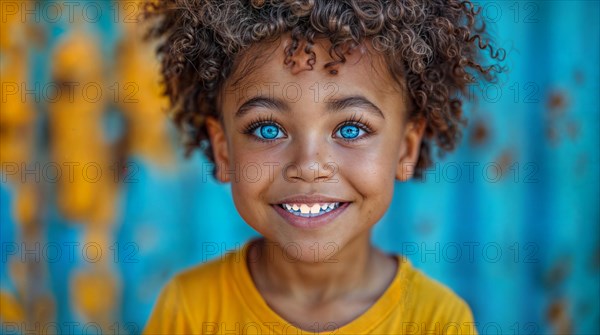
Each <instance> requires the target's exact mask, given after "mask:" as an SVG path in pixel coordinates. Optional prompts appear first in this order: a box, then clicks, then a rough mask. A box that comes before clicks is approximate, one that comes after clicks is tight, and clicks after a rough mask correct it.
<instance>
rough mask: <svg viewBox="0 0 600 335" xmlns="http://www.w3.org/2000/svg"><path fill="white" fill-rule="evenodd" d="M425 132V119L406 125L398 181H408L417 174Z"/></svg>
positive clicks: (397, 170)
mask: <svg viewBox="0 0 600 335" xmlns="http://www.w3.org/2000/svg"><path fill="white" fill-rule="evenodd" d="M424 132H425V119H418V120H415V121H409V122H408V123H407V124H406V127H405V131H404V137H403V138H402V145H401V146H400V159H399V161H398V166H397V168H396V179H398V180H400V181H408V180H409V179H410V178H412V176H413V174H414V172H415V165H416V164H417V161H418V159H419V152H420V151H421V139H422V138H423V133H424Z"/></svg>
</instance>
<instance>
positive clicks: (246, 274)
mask: <svg viewBox="0 0 600 335" xmlns="http://www.w3.org/2000/svg"><path fill="white" fill-rule="evenodd" d="M478 13H479V12H478V11H477V10H475V9H474V8H473V5H472V4H471V3H470V2H469V1H454V0H450V1H447V0H444V1H430V0H387V1H382V0H381V1H366V0H363V1H360V0H344V1H330V0H329V1H327V0H297V1H293V0H281V1H280V0H252V1H248V0H226V1H208V0H204V1H196V0H170V1H159V2H155V3H154V4H152V5H150V6H148V7H147V8H146V17H147V18H150V19H152V18H153V20H151V22H153V25H152V29H151V30H150V31H149V37H150V38H156V39H159V40H160V46H159V48H158V55H159V56H160V59H161V62H162V75H163V76H164V82H165V84H166V94H167V95H168V96H169V97H170V102H171V112H172V115H173V117H174V120H175V122H176V123H177V124H178V125H179V126H180V128H181V129H182V132H183V133H184V134H185V135H186V137H187V144H188V148H190V149H192V148H195V147H199V148H201V149H202V150H203V152H204V153H205V154H206V156H207V157H208V158H209V159H210V160H211V161H212V162H214V163H215V167H216V168H215V172H214V176H215V178H217V179H218V180H219V181H221V182H228V183H231V188H232V194H233V200H234V203H235V206H236V208H237V210H238V211H239V213H240V215H241V216H242V218H243V219H244V220H245V221H246V222H247V223H248V224H249V225H250V226H251V227H252V228H254V229H255V230H256V231H258V232H259V233H260V234H261V235H262V237H261V238H255V239H252V240H251V241H248V242H247V243H246V244H245V245H244V247H243V248H240V249H238V250H236V251H232V252H228V253H226V255H224V256H223V257H221V258H218V259H215V260H212V261H209V262H208V263H205V264H202V265H198V266H196V267H194V268H191V269H188V270H186V271H184V272H182V273H180V274H178V275H177V276H175V278H174V279H172V280H171V281H170V282H169V283H168V284H167V285H166V287H165V288H164V289H163V291H162V292H161V294H160V296H159V299H158V301H157V303H156V305H155V307H154V310H153V312H152V315H151V316H150V319H149V321H148V323H147V325H146V327H145V329H144V333H145V334H308V333H316V332H322V333H327V334H334V333H335V334H423V333H432V334H437V333H448V334H476V333H477V330H476V327H475V324H474V320H473V316H472V313H471V311H470V309H469V307H468V305H467V304H466V303H465V302H464V300H462V299H461V298H460V297H458V296H457V295H456V294H455V293H454V292H453V291H452V290H450V289H449V288H447V287H445V286H444V285H442V284H441V283H439V282H437V281H435V280H433V279H431V278H428V277H427V276H426V275H425V274H423V273H422V272H421V271H419V270H417V269H415V268H414V267H413V266H412V265H411V263H410V262H409V261H408V259H406V258H405V257H404V256H402V255H396V254H386V253H384V252H382V251H380V250H378V249H377V248H376V247H375V246H373V245H372V244H371V241H370V234H371V228H372V227H373V225H374V224H376V223H377V222H378V221H379V220H380V218H381V217H382V216H383V215H384V213H385V212H386V210H387V209H388V207H389V205H390V202H391V199H392V195H393V192H394V184H395V180H399V181H407V180H409V179H410V178H412V177H413V175H414V176H416V177H420V176H421V173H422V172H423V170H424V169H425V168H427V167H428V166H429V165H430V164H431V152H432V148H433V146H434V145H436V146H437V147H438V149H439V152H440V153H443V152H444V151H449V150H452V149H453V148H454V146H455V144H456V142H457V140H458V138H459V136H460V134H461V129H460V125H461V124H462V123H463V122H464V119H463V116H462V102H461V100H460V98H459V97H458V96H459V95H460V94H461V93H465V91H466V89H467V85H468V84H469V83H472V82H474V81H475V80H477V79H476V78H480V79H481V80H488V81H489V80H493V79H494V77H495V76H494V73H495V72H498V71H495V70H497V68H496V66H495V65H492V66H485V65H482V58H483V55H482V53H483V51H485V49H489V51H490V53H491V56H492V58H499V55H498V53H497V52H494V50H493V49H492V47H491V46H490V45H489V44H488V43H486V42H482V38H481V36H482V34H484V33H485V31H484V29H485V25H482V26H481V28H480V29H476V28H475V27H476V26H478V24H479V23H480V21H481V20H480V19H481V18H480V16H479V14H478Z"/></svg>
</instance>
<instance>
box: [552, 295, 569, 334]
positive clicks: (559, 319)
mask: <svg viewBox="0 0 600 335" xmlns="http://www.w3.org/2000/svg"><path fill="white" fill-rule="evenodd" d="M546 318H547V320H548V322H550V324H551V325H552V327H553V328H554V329H555V332H554V333H555V334H572V333H573V331H572V330H573V326H572V321H571V317H570V315H569V313H568V311H567V302H566V301H565V300H564V299H558V300H554V301H552V302H551V303H550V305H548V309H547V310H546Z"/></svg>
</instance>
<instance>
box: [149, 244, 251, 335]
mask: <svg viewBox="0 0 600 335" xmlns="http://www.w3.org/2000/svg"><path fill="white" fill-rule="evenodd" d="M238 253H239V251H236V252H230V253H227V254H224V255H222V256H219V257H217V258H215V259H212V260H210V261H208V262H206V263H202V264H199V265H195V266H193V267H191V268H188V269H185V270H183V271H181V272H179V273H177V274H176V275H175V276H174V277H173V278H172V279H171V280H169V281H168V282H167V283H166V284H165V286H164V287H163V288H162V290H161V292H160V294H159V296H158V299H157V300H156V303H155V305H154V308H153V310H152V313H151V315H150V318H149V320H148V323H147V324H146V327H145V330H144V334H148V335H149V334H190V333H199V332H200V329H201V327H202V320H209V319H211V317H212V314H211V313H214V312H216V311H215V308H219V302H220V301H222V300H223V295H224V294H227V293H226V292H229V291H230V290H231V288H229V287H226V286H227V285H231V281H229V280H228V279H229V278H231V276H230V275H229V272H231V270H232V265H233V264H235V262H236V254H238Z"/></svg>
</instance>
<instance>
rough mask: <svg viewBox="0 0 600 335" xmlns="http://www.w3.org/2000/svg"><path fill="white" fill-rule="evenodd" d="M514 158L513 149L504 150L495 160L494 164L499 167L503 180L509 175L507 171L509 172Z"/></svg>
mask: <svg viewBox="0 0 600 335" xmlns="http://www.w3.org/2000/svg"><path fill="white" fill-rule="evenodd" d="M514 156H515V153H514V151H513V149H504V150H503V151H502V152H501V153H500V156H498V158H496V164H498V166H500V169H501V171H502V177H503V178H504V177H506V176H507V175H510V173H509V171H508V170H509V168H510V166H511V165H512V163H513V162H514Z"/></svg>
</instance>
